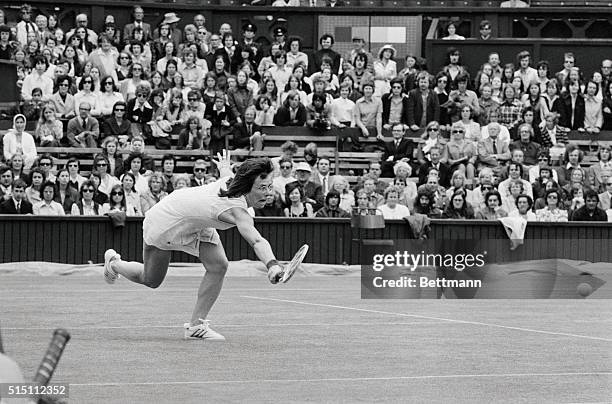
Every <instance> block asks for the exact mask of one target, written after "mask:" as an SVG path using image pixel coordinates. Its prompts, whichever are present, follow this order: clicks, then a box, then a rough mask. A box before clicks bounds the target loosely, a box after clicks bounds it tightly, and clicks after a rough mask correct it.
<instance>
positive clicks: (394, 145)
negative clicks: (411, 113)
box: [381, 123, 416, 178]
mask: <svg viewBox="0 0 612 404" xmlns="http://www.w3.org/2000/svg"><path fill="white" fill-rule="evenodd" d="M392 134H393V140H392V141H390V142H384V147H385V153H384V154H383V157H382V162H381V168H382V176H383V177H387V178H389V177H392V176H393V175H392V172H393V167H394V166H395V165H396V164H397V163H398V162H400V161H402V162H404V163H407V164H410V165H411V168H412V165H413V164H414V165H415V166H416V162H415V161H414V148H415V146H414V142H413V141H412V140H411V139H408V138H406V137H404V134H405V132H404V125H403V124H401V123H397V124H395V125H393V128H392ZM411 171H413V170H411Z"/></svg>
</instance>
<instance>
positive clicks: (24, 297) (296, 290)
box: [0, 286, 346, 300]
mask: <svg viewBox="0 0 612 404" xmlns="http://www.w3.org/2000/svg"><path fill="white" fill-rule="evenodd" d="M0 290H1V289H0ZM197 290H198V289H197V288H196V287H195V286H194V287H193V288H186V289H155V290H153V289H149V288H138V289H113V288H108V289H81V290H78V289H77V290H75V289H72V290H60V289H57V290H45V291H44V293H45V294H46V293H54V294H55V293H59V294H61V295H62V296H56V297H58V298H62V297H66V296H63V295H65V294H66V293H77V294H78V293H83V294H85V293H87V294H94V293H98V294H100V293H101V294H108V293H135V292H138V293H151V295H153V294H156V293H160V292H173V293H184V292H192V293H195V292H197ZM345 290H346V289H316V288H313V289H284V288H278V289H274V288H267V289H238V288H237V289H232V288H231V287H230V288H224V289H223V292H224V293H226V292H278V291H281V292H343V291H345ZM34 291H38V289H36V290H29V289H22V290H11V291H10V292H13V293H16V292H19V293H30V292H34ZM42 298H43V297H41V296H0V300H40V299H42ZM44 298H45V299H46V298H50V296H45V297H44ZM70 298H71V299H72V298H73V297H70Z"/></svg>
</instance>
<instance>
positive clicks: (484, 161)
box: [477, 122, 510, 170]
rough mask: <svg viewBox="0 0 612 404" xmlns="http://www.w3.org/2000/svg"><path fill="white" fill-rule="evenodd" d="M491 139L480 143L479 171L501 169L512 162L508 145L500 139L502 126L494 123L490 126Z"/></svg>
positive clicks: (488, 138)
mask: <svg viewBox="0 0 612 404" xmlns="http://www.w3.org/2000/svg"><path fill="white" fill-rule="evenodd" d="M488 128H489V137H487V138H486V139H483V140H481V141H479V142H478V146H477V147H478V169H479V170H480V169H482V167H490V168H495V169H499V168H500V167H501V166H502V165H504V164H505V163H506V162H507V161H508V160H510V149H509V148H508V143H507V142H504V141H501V140H499V139H498V135H499V132H500V125H499V124H498V123H496V122H492V123H490V124H489V125H488Z"/></svg>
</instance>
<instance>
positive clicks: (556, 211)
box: [536, 188, 567, 222]
mask: <svg viewBox="0 0 612 404" xmlns="http://www.w3.org/2000/svg"><path fill="white" fill-rule="evenodd" d="M561 204H562V201H561V192H560V191H559V190H558V189H554V188H553V189H549V190H547V191H546V197H545V207H544V208H542V209H538V210H536V220H537V221H538V222H567V211H566V210H565V209H563V208H560V206H561Z"/></svg>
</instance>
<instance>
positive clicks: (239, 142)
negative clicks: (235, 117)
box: [232, 121, 261, 149]
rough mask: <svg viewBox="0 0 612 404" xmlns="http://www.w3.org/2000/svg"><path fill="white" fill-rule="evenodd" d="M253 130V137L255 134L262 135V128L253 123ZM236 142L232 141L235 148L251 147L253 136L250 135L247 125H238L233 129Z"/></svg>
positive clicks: (243, 123)
mask: <svg viewBox="0 0 612 404" xmlns="http://www.w3.org/2000/svg"><path fill="white" fill-rule="evenodd" d="M251 125H252V128H251V135H252V134H254V133H255V132H259V133H261V126H259V125H257V124H256V123H255V122H253V123H252V124H251ZM233 134H234V140H232V146H234V147H235V148H237V149H238V148H245V147H249V146H250V145H251V136H250V135H249V133H248V128H247V123H246V122H245V121H242V123H236V124H234V127H233Z"/></svg>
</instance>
